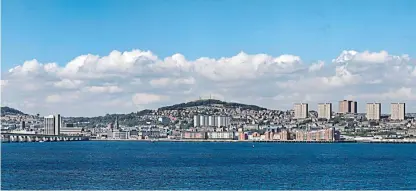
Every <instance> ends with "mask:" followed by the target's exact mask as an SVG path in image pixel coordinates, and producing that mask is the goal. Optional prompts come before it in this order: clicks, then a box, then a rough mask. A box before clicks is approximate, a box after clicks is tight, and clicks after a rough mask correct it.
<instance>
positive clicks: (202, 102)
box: [158, 99, 267, 111]
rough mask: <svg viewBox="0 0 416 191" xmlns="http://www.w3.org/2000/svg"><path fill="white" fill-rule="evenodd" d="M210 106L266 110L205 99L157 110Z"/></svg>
mask: <svg viewBox="0 0 416 191" xmlns="http://www.w3.org/2000/svg"><path fill="white" fill-rule="evenodd" d="M210 105H222V106H223V107H225V108H238V107H239V108H241V109H243V110H246V109H250V110H257V111H259V110H267V109H266V108H263V107H259V106H256V105H246V104H242V103H234V102H225V101H220V100H216V99H206V100H197V101H191V102H187V103H179V104H175V105H171V106H165V107H161V108H159V109H158V110H182V109H185V108H188V107H200V106H210Z"/></svg>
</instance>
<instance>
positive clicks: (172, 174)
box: [1, 141, 416, 190]
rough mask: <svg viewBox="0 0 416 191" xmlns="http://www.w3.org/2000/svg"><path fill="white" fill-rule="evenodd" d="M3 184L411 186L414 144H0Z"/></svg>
mask: <svg viewBox="0 0 416 191" xmlns="http://www.w3.org/2000/svg"><path fill="white" fill-rule="evenodd" d="M1 147H2V158H1V162H2V164H1V165H2V166H1V167H2V168H1V170H2V172H1V174H2V185H1V189H5V190H9V189H203V190H204V189H373V190H382V189H413V190H414V189H416V169H415V168H414V167H415V166H416V152H415V151H416V145H415V144H353V143H351V144H302V143H299V144H298V143H289V144H284V143H254V147H253V144H252V143H202V142H200V143H185V142H183V143H182V142H178V143H171V142H156V143H150V142H113V141H109V142H94V141H89V142H53V143H48V142H45V143H22V144H17V143H16V144H2V146H1Z"/></svg>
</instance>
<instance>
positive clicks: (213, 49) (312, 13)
mask: <svg viewBox="0 0 416 191" xmlns="http://www.w3.org/2000/svg"><path fill="white" fill-rule="evenodd" d="M415 18H416V1H414V0H394V1H393V0H368V1H362V0H348V1H335V0H318V1H309V0H292V1H283V0H282V1H279V0H262V1H249V0H193V1H191V0H119V1H115V0H112V1H110V0H36V1H34V0H3V1H2V24H1V28H2V67H1V68H2V70H6V69H9V68H11V67H13V66H16V65H19V64H22V63H23V62H24V61H25V60H30V59H34V58H36V59H38V60H39V61H40V62H58V64H60V65H64V64H65V63H66V62H68V61H70V60H72V59H73V58H75V57H76V56H79V55H82V54H87V53H92V54H98V55H107V54H108V53H109V52H111V51H112V50H119V51H127V50H131V49H141V50H151V51H152V52H154V53H155V54H157V55H158V56H159V57H166V56H170V55H173V54H175V53H181V54H183V55H185V56H186V57H187V58H188V59H195V58H198V57H202V56H208V57H214V58H218V57H225V56H232V55H236V54H237V53H238V52H240V51H245V52H247V53H251V54H252V53H266V54H270V55H281V54H294V55H298V56H300V57H301V58H302V59H303V60H305V61H307V62H308V61H316V60H318V59H322V60H331V59H333V58H335V57H336V56H337V55H339V54H340V52H341V51H342V50H348V49H354V50H358V51H364V50H370V51H380V50H387V51H388V52H389V53H391V54H409V55H410V56H414V55H415V54H416V46H415V42H416V32H415V31H416V22H415V21H414V19H415Z"/></svg>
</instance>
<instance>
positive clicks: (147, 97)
mask: <svg viewBox="0 0 416 191" xmlns="http://www.w3.org/2000/svg"><path fill="white" fill-rule="evenodd" d="M164 99H167V97H166V96H162V95H157V94H149V93H136V94H134V95H133V97H132V100H133V103H134V104H136V105H147V104H151V103H154V102H159V101H162V100H164Z"/></svg>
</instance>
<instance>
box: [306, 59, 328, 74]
mask: <svg viewBox="0 0 416 191" xmlns="http://www.w3.org/2000/svg"><path fill="white" fill-rule="evenodd" d="M324 65H325V62H324V61H318V62H317V63H313V64H312V65H311V66H309V72H315V71H318V70H321V69H322V68H323V67H324Z"/></svg>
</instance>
